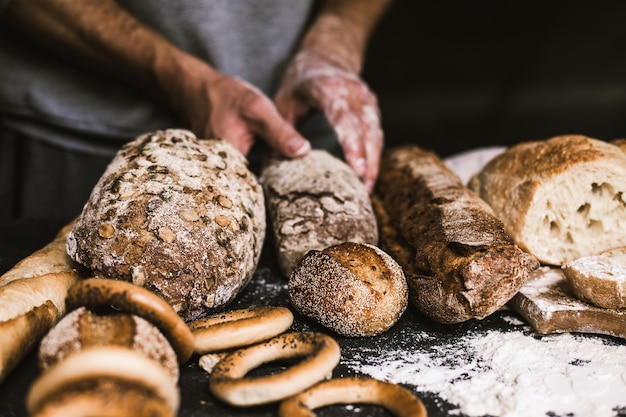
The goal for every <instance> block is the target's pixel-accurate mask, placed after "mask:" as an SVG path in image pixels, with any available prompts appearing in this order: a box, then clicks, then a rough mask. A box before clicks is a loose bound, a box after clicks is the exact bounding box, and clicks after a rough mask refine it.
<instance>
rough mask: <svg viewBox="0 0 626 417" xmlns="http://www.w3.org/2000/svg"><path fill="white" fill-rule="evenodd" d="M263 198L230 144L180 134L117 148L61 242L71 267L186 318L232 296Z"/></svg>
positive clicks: (251, 247) (258, 235)
mask: <svg viewBox="0 0 626 417" xmlns="http://www.w3.org/2000/svg"><path fill="white" fill-rule="evenodd" d="M264 204H265V202H264V198H263V192H262V189H261V187H260V185H259V184H258V181H257V178H256V177H255V176H254V175H253V174H252V173H251V172H250V171H249V169H248V167H247V161H246V159H245V158H244V156H243V155H241V153H239V152H238V151H237V150H236V149H235V148H234V147H232V145H230V144H229V143H228V142H226V141H223V140H219V139H207V140H198V139H196V138H195V137H194V136H193V134H192V133H191V132H188V131H185V130H174V129H171V130H166V131H158V132H153V133H147V134H145V135H142V136H140V137H139V138H137V139H136V140H134V141H132V142H130V143H128V144H126V145H125V146H123V147H122V149H121V150H120V152H119V153H118V154H117V156H116V157H115V159H114V160H113V161H112V162H111V164H110V165H109V167H108V168H107V170H106V171H105V173H104V174H103V176H102V177H101V178H100V181H99V182H98V184H97V185H96V186H95V187H94V190H93V191H92V194H91V196H90V198H89V200H88V202H87V204H86V205H85V207H84V209H83V211H82V213H81V215H80V217H79V218H78V220H77V222H76V225H75V226H74V227H73V228H72V230H71V232H70V234H69V236H68V239H67V251H68V254H69V255H70V257H71V258H72V259H74V260H75V261H77V262H78V263H80V264H82V265H84V266H86V267H87V268H91V269H92V270H94V271H97V273H99V274H100V275H103V276H104V277H108V278H115V279H122V280H126V281H131V282H133V283H134V284H137V285H140V286H144V287H146V288H148V289H150V290H152V291H154V292H156V293H157V294H159V295H161V296H162V297H163V298H164V299H165V300H166V301H167V302H168V303H170V304H171V305H172V307H173V308H174V310H176V312H177V313H178V314H179V315H181V317H183V318H184V319H185V320H187V321H191V320H194V319H197V318H199V317H201V316H203V315H205V314H206V313H207V312H209V311H211V310H214V309H216V308H218V307H220V306H223V305H225V304H227V303H229V302H230V301H232V300H233V299H234V297H235V296H236V295H237V294H238V292H239V291H240V290H241V289H242V288H243V287H244V286H245V285H246V284H247V283H248V281H249V280H250V278H251V276H252V274H253V273H254V270H255V269H256V266H257V264H258V260H259V257H260V253H261V247H262V244H263V240H264V237H265V205H264Z"/></svg>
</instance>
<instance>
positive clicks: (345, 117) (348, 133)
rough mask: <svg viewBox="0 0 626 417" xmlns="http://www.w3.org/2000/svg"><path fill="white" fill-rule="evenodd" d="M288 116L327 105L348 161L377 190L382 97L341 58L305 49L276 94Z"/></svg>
mask: <svg viewBox="0 0 626 417" xmlns="http://www.w3.org/2000/svg"><path fill="white" fill-rule="evenodd" d="M276 104H277V107H278V109H279V111H280V112H281V114H283V115H284V116H285V117H286V118H287V120H289V121H291V122H292V123H295V121H296V120H297V119H298V118H299V117H301V116H303V115H304V114H305V113H306V112H307V111H308V110H309V109H310V108H317V109H321V110H322V111H323V112H324V114H325V115H326V118H327V119H328V121H329V122H330V124H331V125H332V126H333V128H334V129H335V133H336V134H337V137H338V139H339V143H340V144H341V146H342V148H343V150H344V154H345V157H346V161H347V162H348V164H349V165H350V166H351V167H352V168H353V169H354V171H355V172H356V174H357V175H358V176H359V178H361V180H362V181H363V184H364V185H365V187H366V188H367V190H368V191H371V190H372V188H373V186H374V182H375V181H376V177H377V175H378V166H379V163H380V154H381V151H382V147H383V132H382V129H381V127H380V115H379V111H378V102H377V100H376V96H375V95H374V94H373V93H372V92H371V91H370V89H369V88H368V87H367V85H366V84H365V83H364V82H363V81H362V80H361V79H360V78H359V77H358V76H357V75H356V74H355V73H354V72H352V71H350V70H349V68H348V67H347V65H345V64H343V63H342V62H340V61H339V59H338V58H337V57H333V56H329V55H324V54H323V53H316V52H315V51H307V50H303V51H301V52H300V53H299V54H298V56H297V57H296V58H295V59H294V61H293V63H292V64H291V66H290V67H289V69H288V71H287V73H286V75H285V78H284V80H283V82H282V85H281V87H280V89H279V91H278V93H277V95H276Z"/></svg>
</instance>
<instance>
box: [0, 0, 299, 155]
mask: <svg viewBox="0 0 626 417" xmlns="http://www.w3.org/2000/svg"><path fill="white" fill-rule="evenodd" d="M2 18H3V21H6V22H10V23H11V24H13V25H14V27H15V28H16V29H17V30H21V31H23V32H24V33H25V34H26V35H30V36H32V37H33V38H34V39H36V40H38V41H40V42H42V43H44V44H45V45H47V46H48V47H49V48H50V49H52V50H54V51H57V52H58V53H59V54H62V55H65V56H67V57H68V58H70V59H73V60H75V62H76V63H77V65H83V66H85V69H86V70H92V71H100V72H105V73H107V74H109V75H112V76H114V77H117V78H120V79H123V80H126V81H129V82H130V83H132V84H133V85H135V86H138V87H140V88H142V89H143V90H144V91H146V92H147V93H148V94H150V95H151V96H152V97H153V98H154V99H155V100H158V101H160V102H161V103H163V104H165V105H166V106H167V107H169V108H170V109H172V110H173V111H174V112H175V113H177V114H178V116H179V117H180V119H181V121H182V122H186V123H187V125H186V126H185V127H187V128H189V129H191V130H193V131H194V133H195V134H196V135H197V136H198V137H201V138H208V137H215V136H219V137H222V138H224V139H225V140H227V141H229V142H231V143H233V144H234V145H235V147H236V148H237V149H239V150H240V151H241V152H242V153H244V154H247V153H248V151H249V149H250V147H251V146H252V143H253V140H254V138H255V137H257V136H258V137H261V138H262V139H264V140H265V141H267V143H268V144H269V146H270V147H272V148H274V149H275V150H276V151H278V152H279V153H281V154H283V155H285V156H288V157H298V156H303V155H305V154H306V153H307V152H308V151H309V149H310V147H311V145H310V144H309V142H308V141H306V140H305V139H304V138H302V136H300V135H299V134H298V133H297V132H296V131H295V130H294V128H293V126H292V125H291V124H290V123H288V122H287V121H286V120H285V119H284V118H283V117H282V116H281V115H280V114H279V113H278V111H277V109H276V107H275V104H274V103H273V102H272V101H271V100H270V99H269V98H268V97H267V96H265V95H264V94H263V93H262V92H260V91H259V90H257V89H256V88H254V87H252V86H251V85H249V84H247V83H246V82H244V81H242V80H239V79H237V78H233V77H229V76H227V75H225V74H223V73H221V72H219V71H217V70H216V69H215V68H213V67H212V66H211V65H209V64H208V63H207V62H204V61H202V60H200V59H198V58H196V57H194V56H192V55H190V54H188V53H186V52H185V51H183V50H181V49H179V48H177V47H176V46H175V45H173V44H172V43H171V42H170V41H168V40H167V39H165V38H164V37H163V36H161V35H160V34H159V33H157V32H155V31H153V30H152V29H151V28H150V27H148V26H146V25H145V24H143V23H142V22H140V21H139V20H137V19H136V18H135V17H134V16H133V15H131V14H130V13H129V12H128V11H127V10H126V9H124V8H123V7H122V6H120V4H118V3H117V2H116V1H114V0H90V1H83V2H76V1H74V0H39V1H29V0H13V1H12V2H11V3H10V4H9V6H8V7H7V10H6V14H5V15H4V16H3V17H2Z"/></svg>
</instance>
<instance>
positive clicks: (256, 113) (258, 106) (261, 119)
mask: <svg viewBox="0 0 626 417" xmlns="http://www.w3.org/2000/svg"><path fill="white" fill-rule="evenodd" d="M245 117H246V119H247V121H248V122H249V123H250V125H251V129H252V131H253V132H254V133H256V134H258V135H259V136H261V137H262V138H263V139H264V140H265V141H266V142H267V144H268V145H269V146H270V147H271V148H273V149H275V150H277V151H278V152H280V153H281V154H282V155H284V156H287V157H290V158H297V157H301V156H304V155H306V154H308V153H309V151H310V150H311V144H310V143H309V141H308V140H306V139H304V138H303V137H302V136H301V135H300V134H299V133H298V132H297V131H296V130H295V129H294V128H293V126H292V125H291V124H290V123H289V122H287V121H286V120H285V119H284V118H283V117H282V116H281V115H280V113H279V112H278V109H277V108H276V106H274V104H273V103H272V102H271V101H270V100H269V99H267V98H265V97H258V98H256V99H255V100H254V101H253V102H251V103H250V104H249V106H248V108H247V110H246V115H245Z"/></svg>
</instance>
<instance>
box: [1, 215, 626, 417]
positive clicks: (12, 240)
mask: <svg viewBox="0 0 626 417" xmlns="http://www.w3.org/2000/svg"><path fill="white" fill-rule="evenodd" d="M61 226H62V224H58V223H55V222H43V221H37V222H35V221H30V222H29V221H23V222H19V223H12V224H4V225H0V273H4V272H5V271H6V270H8V269H9V268H10V267H12V266H13V265H14V264H15V263H16V262H17V261H19V260H20V259H22V258H24V257H25V256H27V255H28V254H30V253H32V252H33V251H35V250H36V249H39V248H40V247H42V246H44V245H45V244H46V243H47V242H49V241H50V240H51V239H52V238H53V236H54V235H55V233H56V232H57V230H58V229H59V228H60V227H61ZM268 247H270V245H268V244H266V249H265V250H264V252H263V254H262V258H261V262H260V264H259V267H258V269H257V272H256V274H255V276H254V277H253V280H252V281H251V283H250V284H249V285H248V287H247V288H246V289H245V290H244V291H243V292H242V293H241V294H240V295H239V296H238V298H237V299H236V300H235V302H233V303H232V304H231V305H230V306H229V307H228V308H229V309H230V308H232V309H235V308H243V307H252V306H258V305H284V306H288V305H289V304H288V297H287V292H286V291H287V286H286V285H287V281H286V279H285V278H284V277H282V276H281V275H279V274H278V273H277V272H276V271H277V268H276V262H275V258H274V256H273V251H272V250H271V249H267V248H268ZM0 308H2V306H0ZM511 315H515V313H513V312H511V311H499V312H496V313H495V314H493V315H492V316H490V317H488V318H486V319H484V320H481V321H476V320H471V321H468V322H465V323H462V324H458V325H440V324H437V323H434V322H432V321H431V320H428V319H427V318H425V317H423V316H422V315H420V314H419V313H418V312H416V311H415V310H414V309H412V308H409V309H407V311H406V312H405V314H404V315H403V316H402V318H401V319H400V321H399V322H398V323H397V324H396V325H395V326H394V327H393V328H392V329H390V330H389V331H387V332H386V333H384V334H382V335H380V336H377V337H373V338H345V337H340V336H338V335H335V334H332V333H330V332H329V331H328V330H325V329H323V328H321V327H319V326H318V325H316V324H315V323H312V322H311V321H309V320H307V319H305V318H303V317H300V316H297V315H296V320H295V322H294V324H293V326H292V329H291V330H294V331H300V330H318V331H323V332H326V333H330V334H332V335H333V336H334V337H335V338H336V340H337V341H338V342H339V344H340V346H341V349H342V358H341V362H340V364H339V366H338V367H337V368H336V369H335V371H334V373H333V376H335V377H341V376H348V375H355V371H353V368H351V367H349V366H347V365H346V364H347V363H349V362H350V361H353V360H358V357H359V354H360V353H361V352H362V350H363V349H367V348H368V347H370V348H371V347H372V346H376V349H381V348H382V349H385V347H388V348H389V349H398V348H399V347H400V348H402V349H406V350H407V351H411V350H414V349H416V348H417V346H411V345H410V343H409V342H407V337H406V335H407V334H412V333H419V332H429V334H432V335H436V337H434V338H429V339H428V340H427V341H425V342H424V343H427V344H431V345H432V346H424V345H420V346H419V348H420V349H429V348H437V346H436V345H438V344H440V345H442V346H444V345H449V344H451V343H455V340H457V339H458V338H459V337H462V336H463V335H465V334H467V333H468V332H481V331H484V332H488V331H490V330H494V329H497V330H506V329H509V328H511V327H513V326H516V325H515V324H512V323H514V322H515V320H511ZM0 337H2V335H0ZM617 343H620V342H619V341H618V342H617ZM37 375H38V367H37V361H36V352H31V353H30V354H29V355H28V356H27V357H26V359H25V360H24V361H22V363H21V364H20V365H19V366H18V367H17V368H16V369H15V370H14V371H13V372H12V373H11V374H9V376H8V377H7V378H6V379H5V380H4V381H3V382H1V383H0V417H13V416H16V417H17V416H20V417H23V416H25V415H26V411H25V408H24V400H25V396H26V392H27V391H28V388H29V386H30V385H31V384H32V382H33V380H34V379H35V378H36V377H37ZM406 387H407V388H409V389H412V390H413V391H415V392H416V394H417V395H418V396H419V397H420V398H421V399H422V401H423V402H424V404H425V406H426V408H427V410H428V415H429V416H431V417H438V416H447V415H449V413H450V411H451V410H454V409H456V407H455V406H453V405H451V404H449V403H447V402H446V401H444V400H442V399H441V398H439V397H438V396H437V395H436V394H433V393H427V392H417V391H416V389H415V387H411V386H406ZM180 390H181V408H180V412H179V415H180V416H181V417H194V416H198V417H200V416H202V417H205V416H210V415H219V416H224V417H230V416H232V417H235V416H259V417H262V416H275V415H276V412H277V404H271V405H267V406H261V407H252V408H245V409H239V408H234V407H230V406H226V405H224V404H223V403H220V402H219V401H218V400H216V399H215V398H213V397H212V395H211V394H210V393H209V390H208V375H207V374H206V372H205V371H204V370H202V369H201V368H200V367H199V366H198V358H197V357H193V358H192V359H191V360H190V361H189V362H188V363H187V364H186V365H184V366H183V367H182V369H181V377H180ZM317 413H318V415H319V416H344V415H363V416H372V417H376V416H389V415H390V414H389V413H388V412H387V411H385V410H383V409H382V408H379V407H374V406H367V405H363V406H361V405H359V406H358V407H355V408H351V409H349V410H348V409H347V408H346V406H330V407H324V408H322V409H320V410H317ZM454 415H460V414H458V413H455V414H454ZM460 416H462V415H460Z"/></svg>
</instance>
